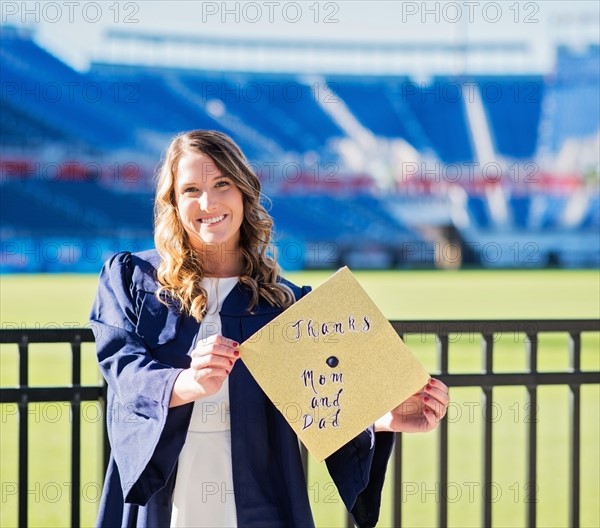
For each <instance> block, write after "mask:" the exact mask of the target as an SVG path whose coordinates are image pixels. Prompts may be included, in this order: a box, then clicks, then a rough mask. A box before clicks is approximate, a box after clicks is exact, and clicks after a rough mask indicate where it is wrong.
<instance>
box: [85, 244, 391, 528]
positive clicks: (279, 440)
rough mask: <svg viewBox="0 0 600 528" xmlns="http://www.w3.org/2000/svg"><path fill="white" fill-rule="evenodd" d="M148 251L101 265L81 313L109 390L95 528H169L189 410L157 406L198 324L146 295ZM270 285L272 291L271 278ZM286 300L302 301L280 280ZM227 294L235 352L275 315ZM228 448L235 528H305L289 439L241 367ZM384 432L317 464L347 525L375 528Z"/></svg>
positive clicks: (225, 326) (152, 258)
mask: <svg viewBox="0 0 600 528" xmlns="http://www.w3.org/2000/svg"><path fill="white" fill-rule="evenodd" d="M159 261H160V257H159V256H158V254H157V252H156V251H155V250H151V251H145V252H142V253H134V254H132V253H119V254H117V255H115V256H114V257H113V258H112V259H110V260H109V261H108V262H107V263H106V264H105V266H104V268H103V270H102V273H101V275H100V279H99V286H98V291H97V295H96V299H95V302H94V305H93V308H92V314H91V326H92V329H93V331H94V335H95V338H96V349H97V356H98V362H99V365H100V369H101V371H102V374H103V376H104V377H105V378H106V380H107V382H108V386H109V390H108V402H107V423H108V435H109V440H110V444H111V449H112V451H111V457H110V462H109V465H108V469H107V473H106V477H105V482H104V488H103V492H102V499H101V503H100V508H99V513H98V520H97V525H98V526H103V527H104V526H105V527H110V528H114V527H116V526H127V527H134V526H138V527H157V528H158V527H161V528H164V527H165V526H169V523H170V518H171V500H172V493H173V488H174V483H175V476H176V473H177V472H176V467H177V459H178V457H179V454H180V452H181V449H182V447H183V444H184V442H185V438H186V433H187V429H188V425H189V422H190V417H191V413H192V407H193V404H187V405H182V406H179V407H175V408H171V409H170V408H169V401H170V397H171V391H172V388H173V384H174V383H175V379H176V378H177V376H178V375H179V373H180V372H181V371H182V370H183V369H185V368H187V367H189V364H190V356H189V355H188V353H189V352H190V349H191V347H192V344H193V341H194V337H195V336H196V334H197V333H198V328H199V325H198V323H197V322H196V321H195V320H194V319H193V318H192V317H189V316H186V315H184V314H182V313H181V312H180V311H179V310H178V309H177V307H176V306H165V305H164V304H163V303H161V302H159V301H158V300H157V299H156V297H155V295H154V293H155V291H156V289H157V282H156V267H157V265H158V263H159ZM282 281H284V280H283V279H282ZM284 282H285V283H286V284H287V285H288V286H289V287H290V288H292V290H293V292H294V295H295V297H296V299H299V298H300V297H302V296H303V295H304V294H306V293H307V292H308V291H309V288H307V287H304V288H298V287H297V286H295V285H293V284H291V283H289V282H287V281H284ZM249 301H250V294H249V292H248V290H247V289H246V288H245V287H244V286H243V285H241V284H238V285H237V286H236V287H234V289H233V290H232V291H231V293H230V294H229V295H228V297H227V298H226V299H225V301H224V303H223V307H222V311H221V313H220V315H221V324H222V333H223V335H224V336H226V337H228V338H231V339H233V340H235V341H237V342H239V343H242V342H243V341H244V340H246V339H247V338H248V337H250V336H251V335H252V334H254V333H255V332H256V331H257V330H259V329H260V328H261V327H262V326H264V325H265V324H267V323H268V322H269V321H271V320H272V319H273V318H274V317H276V316H277V315H278V314H280V313H281V309H279V308H276V307H273V306H271V305H269V304H268V303H266V302H265V301H264V300H261V302H260V304H259V306H258V307H257V308H255V309H254V310H253V313H250V312H249V310H248V306H249ZM229 398H230V410H231V449H232V467H233V484H234V492H235V501H236V512H237V519H238V525H239V526H240V528H252V527H257V528H259V527H260V528H269V527H273V528H275V527H278V528H283V527H285V528H290V527H298V528H300V527H302V528H305V527H310V526H314V524H313V520H312V515H311V511H310V505H309V500H308V494H307V491H306V482H305V478H304V473H303V470H302V463H301V459H300V455H299V450H298V440H297V437H296V435H295V433H294V432H293V430H292V429H291V427H290V426H289V425H288V423H287V422H286V421H285V419H284V418H283V416H282V415H281V413H280V412H279V411H278V410H277V409H276V408H275V406H274V405H273V404H272V403H271V402H270V401H269V400H268V398H267V397H266V396H265V394H264V393H263V391H262V390H261V389H260V387H259V386H258V384H257V383H256V382H255V380H254V378H253V377H252V376H251V375H250V373H249V372H248V370H247V368H246V366H245V365H244V363H243V361H237V362H236V364H235V366H234V368H233V370H232V372H231V374H230V378H229ZM392 445H393V434H392V433H376V434H375V433H374V432H373V430H372V428H370V429H367V430H366V431H364V432H363V433H361V434H360V435H359V436H357V437H356V438H354V439H353V440H352V441H350V442H349V443H348V444H346V445H345V446H343V447H342V448H341V449H339V450H338V451H337V452H336V453H334V454H333V455H331V456H330V457H329V458H328V459H327V460H326V463H327V466H328V470H329V472H330V474H331V477H332V479H333V481H334V483H335V484H336V486H337V488H338V490H339V493H340V496H341V497H342V500H343V501H344V504H345V506H346V507H347V508H348V510H349V511H351V512H352V513H353V515H354V518H355V521H356V523H357V524H358V525H359V526H375V524H376V522H377V518H378V515H379V507H380V497H381V488H382V486H383V480H384V476H385V470H386V465H387V461H388V458H389V455H390V452H391V449H392Z"/></svg>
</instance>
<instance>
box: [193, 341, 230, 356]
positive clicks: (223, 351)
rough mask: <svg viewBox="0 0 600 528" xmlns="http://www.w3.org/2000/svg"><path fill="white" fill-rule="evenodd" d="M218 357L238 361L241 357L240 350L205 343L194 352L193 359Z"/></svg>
mask: <svg viewBox="0 0 600 528" xmlns="http://www.w3.org/2000/svg"><path fill="white" fill-rule="evenodd" d="M211 354H213V355H217V356H225V357H228V358H231V359H237V358H238V357H239V355H240V352H239V350H237V349H236V348H231V347H229V346H227V345H223V344H216V343H208V344H206V343H203V344H201V345H199V346H197V347H196V348H195V349H194V350H193V351H192V358H194V357H200V356H207V355H211Z"/></svg>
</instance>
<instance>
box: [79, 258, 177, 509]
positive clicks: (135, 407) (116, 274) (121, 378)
mask: <svg viewBox="0 0 600 528" xmlns="http://www.w3.org/2000/svg"><path fill="white" fill-rule="evenodd" d="M150 297H154V294H153V293H150V292H143V291H142V290H141V289H138V288H136V286H135V285H134V280H133V264H132V256H131V254H130V253H120V254H117V255H115V256H114V257H113V258H112V259H111V260H109V261H108V262H107V263H106V264H105V266H104V268H103V270H102V272H101V274H100V279H99V285H98V291H97V294H96V298H95V301H94V304H93V307H92V313H91V317H90V323H91V326H92V330H93V332H94V336H95V340H96V352H97V357H98V363H99V366H100V370H101V372H102V375H103V376H104V378H105V379H106V381H107V383H108V386H109V398H108V405H107V407H108V408H107V426H108V434H109V438H110V442H111V449H112V454H113V456H114V459H115V462H116V465H117V468H118V471H119V475H120V480H121V487H122V491H123V497H124V500H125V501H126V502H132V503H135V504H141V505H143V504H145V503H146V502H147V501H148V499H149V498H150V496H151V495H152V494H153V493H155V492H156V491H158V490H159V489H161V488H162V487H163V486H164V484H165V482H166V481H167V480H168V477H169V475H170V473H171V472H172V470H173V469H174V467H175V464H176V460H177V456H178V455H179V450H180V448H181V447H180V446H179V449H177V445H173V443H172V438H171V439H169V438H165V434H164V432H165V430H166V427H165V426H166V425H167V421H168V420H176V419H177V415H178V414H179V415H181V414H182V411H181V410H180V411H179V412H175V413H170V412H169V402H170V398H171V391H172V389H173V385H174V383H175V380H176V378H177V376H178V375H179V373H180V372H181V371H182V370H183V369H182V368H174V367H173V366H171V365H167V364H164V363H161V362H159V361H157V360H156V359H155V358H154V357H153V356H152V354H151V351H152V350H151V348H150V346H149V345H148V343H146V342H145V340H144V338H143V337H142V336H143V335H145V332H144V331H143V330H144V329H143V326H149V327H151V328H152V330H153V331H154V333H155V335H156V336H157V339H155V341H156V342H159V341H162V342H165V341H167V340H168V339H169V338H174V336H175V333H176V328H175V326H176V325H175V323H174V321H173V320H170V319H172V318H169V317H168V316H165V315H164V314H165V313H166V312H168V311H169V310H168V309H167V307H166V306H165V307H164V313H163V311H161V310H162V309H161V307H160V306H158V305H157V304H156V303H154V302H153V301H150V300H148V299H149V298H150ZM156 302H157V303H158V304H162V303H160V302H159V301H158V300H156ZM145 304H148V307H145V308H144V305H145ZM150 307H152V308H153V309H150ZM142 312H144V313H146V314H147V315H146V316H145V317H141V314H142ZM153 312H154V313H153ZM161 313H162V314H163V316H164V320H162V318H161ZM156 327H159V328H158V329H157V328H156ZM146 333H148V332H146ZM151 334H152V332H149V335H151ZM183 407H185V406H183ZM178 409H179V408H178ZM167 429H168V428H167ZM167 442H171V447H172V449H165V444H166V443H167ZM177 443H181V445H183V440H180V442H177ZM165 453H166V455H165ZM169 453H170V456H169Z"/></svg>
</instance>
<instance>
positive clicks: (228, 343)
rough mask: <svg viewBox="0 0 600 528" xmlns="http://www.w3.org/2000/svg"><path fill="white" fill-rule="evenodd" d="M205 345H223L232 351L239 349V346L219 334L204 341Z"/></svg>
mask: <svg viewBox="0 0 600 528" xmlns="http://www.w3.org/2000/svg"><path fill="white" fill-rule="evenodd" d="M205 342H206V343H214V344H216V345H223V346H226V347H229V348H232V349H237V348H239V346H240V344H239V343H238V342H237V341H234V340H233V339H229V338H228V337H225V336H222V335H220V334H215V335H212V336H210V337H208V338H206V340H205Z"/></svg>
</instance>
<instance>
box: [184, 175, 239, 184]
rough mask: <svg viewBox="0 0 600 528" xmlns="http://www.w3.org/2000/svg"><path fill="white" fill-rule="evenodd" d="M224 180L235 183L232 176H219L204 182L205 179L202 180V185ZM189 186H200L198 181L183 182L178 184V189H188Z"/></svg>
mask: <svg viewBox="0 0 600 528" xmlns="http://www.w3.org/2000/svg"><path fill="white" fill-rule="evenodd" d="M222 179H227V180H230V181H233V180H232V178H231V177H230V176H227V175H226V174H219V175H218V176H214V177H212V178H211V179H207V180H206V181H204V178H202V180H203V181H202V183H209V182H211V181H219V180H222ZM188 185H198V180H195V181H183V182H180V183H178V184H177V187H187V186H188Z"/></svg>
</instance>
